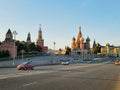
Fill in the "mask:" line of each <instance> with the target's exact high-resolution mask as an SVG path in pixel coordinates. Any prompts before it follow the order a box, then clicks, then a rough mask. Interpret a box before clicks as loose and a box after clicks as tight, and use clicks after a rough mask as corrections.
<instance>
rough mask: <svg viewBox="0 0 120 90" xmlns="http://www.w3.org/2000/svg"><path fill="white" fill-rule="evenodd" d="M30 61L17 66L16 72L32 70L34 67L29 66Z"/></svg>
mask: <svg viewBox="0 0 120 90" xmlns="http://www.w3.org/2000/svg"><path fill="white" fill-rule="evenodd" d="M30 63H31V61H28V62H23V63H21V64H19V65H18V66H17V70H33V68H34V66H33V65H32V64H30Z"/></svg>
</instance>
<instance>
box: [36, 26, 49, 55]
mask: <svg viewBox="0 0 120 90" xmlns="http://www.w3.org/2000/svg"><path fill="white" fill-rule="evenodd" d="M36 45H38V46H40V47H41V48H42V52H43V53H46V52H47V51H48V47H47V46H44V39H43V38H42V30H41V25H40V27H39V31H38V38H37V42H36Z"/></svg>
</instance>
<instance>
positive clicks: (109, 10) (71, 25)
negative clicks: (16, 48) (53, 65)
mask: <svg viewBox="0 0 120 90" xmlns="http://www.w3.org/2000/svg"><path fill="white" fill-rule="evenodd" d="M39 24H41V28H42V32H43V39H44V42H45V46H48V47H49V48H51V49H53V47H54V46H53V42H54V41H55V42H56V49H59V48H64V47H65V46H69V47H71V42H72V38H73V36H74V37H77V34H78V27H79V26H81V29H82V30H81V31H82V35H83V37H84V39H86V38H87V36H89V37H90V39H91V46H92V45H93V41H94V39H95V40H96V42H99V43H100V44H101V45H106V43H110V44H114V45H115V46H118V45H120V38H119V35H120V0H0V41H3V40H4V39H5V34H6V32H7V30H8V29H9V28H10V29H11V31H14V30H16V31H17V33H18V35H17V36H16V39H18V40H20V41H23V40H24V41H26V38H27V34H28V32H30V33H31V39H32V41H33V42H35V41H36V39H37V33H38V29H39Z"/></svg>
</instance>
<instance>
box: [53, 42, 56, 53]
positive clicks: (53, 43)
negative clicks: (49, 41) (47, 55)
mask: <svg viewBox="0 0 120 90" xmlns="http://www.w3.org/2000/svg"><path fill="white" fill-rule="evenodd" d="M53 44H54V54H55V44H56V43H55V42H54V43H53Z"/></svg>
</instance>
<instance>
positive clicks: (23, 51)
mask: <svg viewBox="0 0 120 90" xmlns="http://www.w3.org/2000/svg"><path fill="white" fill-rule="evenodd" d="M21 52H22V62H23V54H24V53H25V50H22V51H21Z"/></svg>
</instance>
